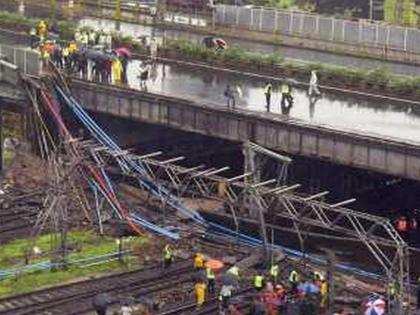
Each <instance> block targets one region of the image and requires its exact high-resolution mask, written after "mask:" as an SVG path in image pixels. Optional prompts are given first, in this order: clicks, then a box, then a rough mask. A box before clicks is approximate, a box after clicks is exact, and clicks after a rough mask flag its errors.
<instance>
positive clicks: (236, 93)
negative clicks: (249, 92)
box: [223, 70, 321, 116]
mask: <svg viewBox="0 0 420 315" xmlns="http://www.w3.org/2000/svg"><path fill="white" fill-rule="evenodd" d="M278 90H279V92H280V94H281V101H280V109H281V113H282V114H283V115H289V113H290V109H291V108H292V107H293V102H294V97H293V86H292V83H291V81H288V80H283V81H282V82H281V83H280V86H279V89H278ZM242 94H243V93H242V89H241V86H240V85H239V84H237V83H234V84H231V83H229V84H228V85H227V86H226V89H225V91H224V93H223V95H224V96H225V97H226V100H227V107H228V108H232V109H234V108H236V105H237V101H238V99H239V98H241V97H242ZM273 94H274V87H273V83H272V82H266V83H265V86H264V98H265V109H266V111H267V113H269V112H271V104H272V103H271V101H272V96H273ZM308 96H309V101H310V106H313V105H314V104H315V102H316V100H317V99H318V98H319V97H320V96H321V92H320V91H319V88H318V75H317V73H316V71H315V70H313V71H311V76H310V79H309V88H308ZM311 116H313V115H311Z"/></svg>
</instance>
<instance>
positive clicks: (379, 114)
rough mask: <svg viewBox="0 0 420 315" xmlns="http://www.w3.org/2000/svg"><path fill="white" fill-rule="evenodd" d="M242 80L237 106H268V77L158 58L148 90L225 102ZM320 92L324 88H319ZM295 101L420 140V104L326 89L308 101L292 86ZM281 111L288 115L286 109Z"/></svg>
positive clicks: (131, 81)
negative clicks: (232, 87)
mask: <svg viewBox="0 0 420 315" xmlns="http://www.w3.org/2000/svg"><path fill="white" fill-rule="evenodd" d="M140 63H141V61H139V60H132V61H131V62H130V63H129V66H128V85H129V86H130V87H131V88H134V89H140V83H139V78H138V76H139V73H140V71H139V67H140ZM232 82H236V83H238V84H239V85H240V86H241V88H242V91H243V95H242V97H241V98H240V99H239V100H238V105H237V106H238V107H240V108H244V109H249V110H255V111H265V110H266V109H265V97H264V86H265V80H264V79H255V78H252V79H251V78H248V77H245V76H238V75H235V74H230V73H224V72H206V71H203V70H202V69H191V68H190V67H184V66H182V65H177V64H171V65H168V64H166V65H165V64H162V63H157V64H156V65H155V66H154V67H152V71H151V75H150V77H149V80H148V81H147V89H148V91H149V92H153V93H158V94H164V95H168V96H174V97H178V98H184V99H190V100H194V101H196V102H198V103H200V102H201V103H213V104H215V106H226V98H225V97H224V95H223V92H224V90H225V88H226V85H227V84H228V83H232ZM321 92H322V91H321ZM293 96H294V98H295V101H294V104H293V106H292V108H291V109H290V112H289V113H288V115H289V116H290V117H291V118H297V119H300V120H304V121H307V122H309V123H312V124H316V125H324V126H328V127H332V128H334V129H339V130H347V131H352V132H357V133H361V134H367V133H368V134H373V135H377V136H380V137H389V138H394V139H396V140H399V141H402V142H411V143H415V144H419V145H420V132H419V130H420V108H418V107H417V108H416V107H407V106H399V105H395V104H386V103H384V101H376V102H373V101H372V102H370V101H366V100H363V99H357V98H351V97H348V96H341V95H339V94H332V93H323V96H322V97H321V98H319V99H317V100H316V101H315V102H313V101H312V102H310V100H309V98H308V96H307V91H306V89H298V88H295V89H294V90H293ZM280 101H281V94H280V93H279V92H278V84H276V83H274V94H273V96H272V100H271V103H272V105H271V111H272V112H273V113H276V114H282V110H281V106H280ZM283 114H287V113H285V112H283Z"/></svg>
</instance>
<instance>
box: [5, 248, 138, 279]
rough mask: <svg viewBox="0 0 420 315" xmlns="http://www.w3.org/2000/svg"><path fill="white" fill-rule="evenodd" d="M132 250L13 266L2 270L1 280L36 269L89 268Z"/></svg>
mask: <svg viewBox="0 0 420 315" xmlns="http://www.w3.org/2000/svg"><path fill="white" fill-rule="evenodd" d="M130 253H131V251H130V250H124V251H121V252H113V253H109V254H104V255H99V256H90V257H86V258H80V259H74V260H68V261H65V262H50V261H43V262H39V263H36V264H31V265H26V266H22V267H20V268H13V269H8V270H0V280H4V279H6V278H10V277H17V276H19V275H22V274H24V273H32V272H36V271H42V270H51V269H59V268H63V267H70V266H72V267H79V268H87V267H91V266H96V265H100V264H105V263H108V262H111V261H115V260H119V259H121V257H123V256H126V255H128V254H130Z"/></svg>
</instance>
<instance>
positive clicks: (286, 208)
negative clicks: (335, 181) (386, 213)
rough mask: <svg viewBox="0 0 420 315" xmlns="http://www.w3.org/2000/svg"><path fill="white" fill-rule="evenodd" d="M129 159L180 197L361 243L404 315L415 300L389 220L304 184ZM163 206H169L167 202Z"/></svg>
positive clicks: (402, 247) (151, 158) (405, 252)
mask: <svg viewBox="0 0 420 315" xmlns="http://www.w3.org/2000/svg"><path fill="white" fill-rule="evenodd" d="M89 147H90V149H91V150H92V152H95V154H96V155H98V154H100V155H104V158H102V160H105V159H106V156H108V157H109V156H113V157H116V156H117V155H118V156H121V152H112V151H110V150H108V149H106V148H103V147H102V148H101V147H92V146H91V145H89ZM123 154H126V155H131V156H132V157H135V158H136V160H137V161H138V162H139V163H140V164H141V165H142V166H143V167H144V168H145V169H147V171H148V175H147V176H148V180H153V181H161V182H163V183H165V184H168V183H170V186H171V188H172V189H173V193H175V194H176V195H177V196H178V197H188V198H191V197H193V198H196V199H197V200H198V199H204V200H205V199H213V200H219V201H220V202H221V203H223V204H224V205H227V206H228V207H231V208H233V209H234V210H235V211H234V213H236V215H238V214H239V215H241V214H242V215H243V214H245V212H246V213H247V214H248V215H251V216H258V215H259V213H263V214H264V215H266V216H267V215H274V216H278V217H281V218H283V219H287V220H290V221H292V223H293V225H294V227H295V229H296V232H297V233H298V235H300V227H301V226H309V227H315V228H318V229H322V230H323V231H324V233H334V235H337V233H338V234H341V235H346V236H349V237H351V238H355V239H358V240H359V241H360V242H362V243H363V244H364V245H365V246H366V248H367V249H368V250H369V251H370V253H371V254H372V255H373V257H374V258H375V259H376V261H377V263H378V264H380V266H381V267H382V269H383V271H384V274H385V275H386V278H387V279H388V283H389V284H393V285H395V286H396V287H397V290H398V292H399V294H398V296H397V300H398V302H399V303H397V307H398V310H396V311H397V312H398V314H407V311H406V310H403V302H406V301H408V300H409V296H410V293H409V249H408V246H407V244H406V243H405V241H404V240H403V239H402V238H401V236H400V235H399V234H398V232H397V231H396V230H395V228H394V227H393V225H392V224H391V223H390V221H389V220H388V219H386V218H382V217H379V216H374V215H370V214H367V213H363V212H358V211H354V210H351V209H349V208H346V207H345V205H347V204H349V203H351V202H353V201H354V199H349V200H345V201H343V202H339V203H335V204H328V203H326V202H323V201H322V200H321V198H322V197H323V196H325V195H327V194H328V192H327V191H324V192H320V193H317V194H315V195H312V196H303V195H301V194H298V193H296V192H295V190H296V189H297V188H299V187H300V185H299V184H295V185H291V186H286V185H278V184H277V182H278V179H277V178H273V179H269V180H265V181H263V182H255V181H253V180H252V178H254V176H253V173H252V172H247V173H244V174H242V175H239V176H235V177H232V178H225V177H222V176H220V175H219V174H221V173H223V172H225V171H227V170H228V169H229V167H227V166H226V167H222V168H218V169H216V168H206V167H205V166H204V165H198V166H195V167H190V168H186V167H182V166H179V165H176V164H174V163H175V162H178V161H181V160H184V159H185V158H184V157H183V156H180V157H175V158H171V159H168V160H164V161H160V160H157V159H156V157H157V156H159V155H161V154H162V152H153V153H150V154H146V155H143V156H134V155H133V154H132V153H130V152H129V151H125V152H124V153H123ZM128 175H130V174H128ZM159 202H162V203H164V200H160V201H159ZM332 235H333V234H332ZM299 237H301V236H299Z"/></svg>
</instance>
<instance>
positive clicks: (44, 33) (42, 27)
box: [38, 20, 48, 41]
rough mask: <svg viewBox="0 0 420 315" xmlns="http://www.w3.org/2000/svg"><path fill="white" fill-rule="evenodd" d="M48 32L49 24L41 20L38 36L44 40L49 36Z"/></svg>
mask: <svg viewBox="0 0 420 315" xmlns="http://www.w3.org/2000/svg"><path fill="white" fill-rule="evenodd" d="M47 32H48V30H47V24H46V23H45V22H44V20H41V21H39V24H38V36H39V37H40V38H41V41H43V40H44V39H45V38H46V37H47Z"/></svg>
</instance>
